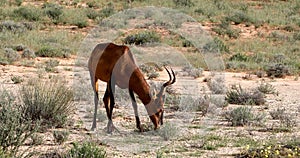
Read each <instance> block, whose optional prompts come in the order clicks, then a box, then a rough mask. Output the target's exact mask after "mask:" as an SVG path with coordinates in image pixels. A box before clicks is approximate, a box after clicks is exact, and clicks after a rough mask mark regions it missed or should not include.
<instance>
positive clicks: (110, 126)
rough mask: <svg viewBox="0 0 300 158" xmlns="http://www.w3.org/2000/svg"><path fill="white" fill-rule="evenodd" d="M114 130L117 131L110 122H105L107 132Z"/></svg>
mask: <svg viewBox="0 0 300 158" xmlns="http://www.w3.org/2000/svg"><path fill="white" fill-rule="evenodd" d="M114 130H117V131H119V130H118V129H117V128H116V127H115V125H114V124H113V123H112V122H111V123H108V124H107V133H108V134H111V133H112V132H113V131H114Z"/></svg>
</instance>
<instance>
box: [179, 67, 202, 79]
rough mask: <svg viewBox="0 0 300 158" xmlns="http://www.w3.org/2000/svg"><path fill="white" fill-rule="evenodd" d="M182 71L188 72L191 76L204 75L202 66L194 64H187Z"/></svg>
mask: <svg viewBox="0 0 300 158" xmlns="http://www.w3.org/2000/svg"><path fill="white" fill-rule="evenodd" d="M182 71H184V72H187V73H188V75H189V76H192V77H194V78H199V77H201V76H202V75H203V69H202V68H194V67H193V66H192V65H186V66H184V67H183V68H182Z"/></svg>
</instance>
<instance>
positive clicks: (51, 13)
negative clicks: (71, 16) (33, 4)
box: [42, 3, 63, 22]
mask: <svg viewBox="0 0 300 158" xmlns="http://www.w3.org/2000/svg"><path fill="white" fill-rule="evenodd" d="M42 8H43V10H44V12H45V13H46V15H47V16H48V17H49V18H51V19H52V20H54V22H57V20H58V19H59V18H60V16H61V15H62V14H63V8H62V7H61V6H60V5H58V4H54V3H44V4H43V7H42Z"/></svg>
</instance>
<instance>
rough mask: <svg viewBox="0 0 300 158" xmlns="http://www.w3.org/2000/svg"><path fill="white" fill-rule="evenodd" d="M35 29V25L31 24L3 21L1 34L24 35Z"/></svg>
mask: <svg viewBox="0 0 300 158" xmlns="http://www.w3.org/2000/svg"><path fill="white" fill-rule="evenodd" d="M32 29H34V25H33V24H32V23H29V22H15V21H10V20H6V21H2V22H0V32H5V31H11V32H13V33H22V32H25V31H27V30H32Z"/></svg>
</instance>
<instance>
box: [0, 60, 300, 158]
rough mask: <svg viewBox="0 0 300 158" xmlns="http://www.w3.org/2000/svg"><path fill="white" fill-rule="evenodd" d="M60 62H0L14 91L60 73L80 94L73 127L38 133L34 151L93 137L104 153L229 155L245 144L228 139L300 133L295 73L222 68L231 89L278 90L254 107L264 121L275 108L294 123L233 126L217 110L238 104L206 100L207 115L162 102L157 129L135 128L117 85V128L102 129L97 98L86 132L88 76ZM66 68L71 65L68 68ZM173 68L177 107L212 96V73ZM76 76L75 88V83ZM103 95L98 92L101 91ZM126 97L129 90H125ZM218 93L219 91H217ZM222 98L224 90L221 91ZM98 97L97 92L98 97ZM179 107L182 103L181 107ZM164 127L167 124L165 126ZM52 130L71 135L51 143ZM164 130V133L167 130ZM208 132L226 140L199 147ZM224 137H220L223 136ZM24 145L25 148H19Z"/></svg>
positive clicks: (1, 76) (5, 83)
mask: <svg viewBox="0 0 300 158" xmlns="http://www.w3.org/2000/svg"><path fill="white" fill-rule="evenodd" d="M73 59H75V57H73ZM44 60H46V59H44V58H37V59H35V62H36V65H37V64H38V63H42V64H43V62H44ZM57 60H59V61H60V66H58V67H57V69H58V73H47V72H44V71H43V69H42V68H37V67H23V66H16V65H15V66H13V65H7V66H0V83H1V88H2V87H4V88H5V89H8V90H12V91H15V90H17V89H18V87H19V86H20V85H21V84H26V81H28V80H29V79H30V78H34V77H41V78H48V77H49V76H62V77H63V78H65V79H66V80H69V81H71V82H69V84H70V86H73V87H74V91H76V93H78V94H79V95H81V96H82V97H83V98H84V99H82V100H81V101H77V102H76V106H77V108H76V112H75V113H74V116H73V121H72V122H73V123H74V124H73V126H71V127H68V128H66V129H49V131H48V132H46V133H42V134H41V135H43V137H44V141H43V144H42V145H38V146H35V147H33V150H38V151H40V152H42V153H43V152H49V151H62V150H64V149H67V148H69V147H70V145H71V142H82V141H86V140H91V141H95V142H97V143H98V144H99V146H102V147H104V148H105V149H106V151H107V155H108V157H155V156H156V155H157V153H158V152H164V155H167V157H177V156H179V157H232V156H233V155H234V154H237V153H239V152H240V151H241V150H242V149H244V148H245V146H240V147H237V146H236V145H234V143H233V140H234V139H238V138H240V137H245V138H252V139H254V140H258V141H267V140H270V139H276V140H283V139H285V138H289V137H292V136H300V130H299V124H300V122H299V121H300V119H299V118H300V114H299V113H300V104H299V102H300V98H299V96H300V82H299V81H297V78H296V77H294V76H288V77H286V78H284V79H270V78H266V77H265V78H262V79H261V78H257V77H256V76H255V75H250V76H251V77H250V79H248V80H246V79H243V78H244V77H245V76H247V75H248V74H246V73H233V72H223V73H221V74H219V75H220V76H223V77H225V85H226V87H227V88H230V87H231V86H232V85H236V84H240V85H241V86H242V87H244V88H245V89H247V90H249V89H251V88H255V87H257V86H258V85H259V84H260V82H262V81H264V82H267V83H269V84H271V85H273V86H274V87H275V89H276V90H277V91H278V95H273V94H269V95H267V96H266V103H265V105H262V106H253V109H254V110H255V111H256V112H257V113H265V114H266V120H267V121H266V123H265V125H266V126H271V125H274V122H276V120H272V119H271V117H270V115H269V112H270V111H273V110H275V109H277V108H285V109H286V112H287V113H288V114H290V115H292V116H293V117H294V120H296V125H295V126H294V127H293V128H292V130H291V132H270V131H263V130H262V129H265V127H261V126H244V127H232V126H230V124H229V123H228V122H227V121H226V120H224V117H222V113H224V111H226V110H229V109H231V108H234V107H237V105H229V106H227V107H225V108H220V107H216V106H214V105H210V111H209V112H208V114H207V115H206V116H202V115H201V114H199V112H197V111H191V110H177V111H176V110H173V109H172V105H168V106H167V107H166V109H165V110H166V114H165V125H164V126H162V127H161V129H160V130H158V131H153V130H150V131H148V132H144V133H139V132H137V130H136V129H135V119H134V115H133V109H132V107H131V103H130V101H129V99H128V98H126V95H127V94H126V93H127V91H122V90H120V89H117V93H120V94H121V95H120V96H121V97H120V98H117V99H116V100H117V106H116V108H115V110H114V114H113V121H114V124H115V126H116V127H117V128H118V130H119V131H120V132H116V131H115V132H114V133H113V134H107V133H106V132H105V127H106V123H107V120H106V114H105V110H104V108H103V107H104V105H103V103H102V102H100V110H99V115H98V127H97V131H95V132H92V131H90V127H91V121H92V113H93V102H92V98H93V94H92V92H91V87H90V82H89V75H88V71H87V69H86V68H84V67H82V66H75V64H74V60H71V59H69V60H64V59H57ZM70 69H71V70H70ZM174 70H175V71H176V73H177V82H176V84H175V85H173V86H172V89H175V91H176V93H177V94H178V95H179V96H180V97H181V98H180V99H181V100H180V106H181V107H182V106H185V105H186V106H187V105H189V101H190V100H187V99H186V96H204V95H205V94H206V95H208V96H211V97H212V96H213V94H211V92H210V91H209V88H208V86H207V83H206V82H203V80H204V78H208V77H210V76H211V72H204V73H203V74H204V75H203V76H202V77H200V78H198V79H194V78H192V77H189V76H185V75H183V74H184V72H182V70H181V67H175V68H174ZM13 76H20V77H21V78H23V79H24V81H23V82H22V83H21V84H13V82H12V81H11V77H13ZM167 77H168V76H167V73H166V72H165V71H163V72H160V77H159V79H155V82H157V81H160V82H161V81H165V80H167ZM77 81H80V86H79V87H80V89H78V82H77ZM104 87H105V83H101V84H100V89H101V92H102V93H103V92H104ZM100 95H102V94H100ZM127 96H128V95H127ZM221 96H222V95H221ZM223 97H224V95H223ZM100 98H101V97H100ZM138 108H139V113H140V117H141V122H142V123H143V124H145V125H149V126H151V123H150V120H149V118H148V116H147V115H146V111H145V108H144V107H143V105H142V104H139V107H138ZM183 109H184V108H183ZM167 128H169V129H167ZM53 130H68V131H70V133H71V134H70V137H69V139H68V141H66V142H65V143H63V144H62V145H58V144H57V143H55V142H54V138H53V136H52V131H53ZM166 131H169V132H166ZM163 134H167V135H168V136H169V140H165V139H164V137H163ZM210 135H217V136H220V137H221V138H224V139H225V138H227V142H226V145H224V146H220V147H217V148H216V149H215V150H204V149H203V148H202V147H203V142H204V138H205V137H208V136H210ZM224 139H222V140H219V141H224ZM24 148H26V147H24Z"/></svg>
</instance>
